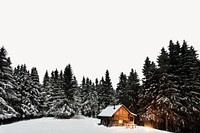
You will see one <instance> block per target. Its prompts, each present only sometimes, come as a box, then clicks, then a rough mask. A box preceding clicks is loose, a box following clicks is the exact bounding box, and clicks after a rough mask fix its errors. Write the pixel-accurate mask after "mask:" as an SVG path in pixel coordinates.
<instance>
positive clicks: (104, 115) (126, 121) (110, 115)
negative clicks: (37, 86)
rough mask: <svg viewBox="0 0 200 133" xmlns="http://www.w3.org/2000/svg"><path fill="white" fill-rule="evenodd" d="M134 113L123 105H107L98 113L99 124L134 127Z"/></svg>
mask: <svg viewBox="0 0 200 133" xmlns="http://www.w3.org/2000/svg"><path fill="white" fill-rule="evenodd" d="M135 116H137V115H136V114H134V113H132V112H131V111H129V110H128V109H127V108H126V107H125V106H124V105H116V106H108V107H107V108H105V109H104V110H102V112H101V113H100V114H99V115H98V118H99V119H101V122H100V124H101V125H105V126H108V127H110V126H126V127H135V123H134V120H135Z"/></svg>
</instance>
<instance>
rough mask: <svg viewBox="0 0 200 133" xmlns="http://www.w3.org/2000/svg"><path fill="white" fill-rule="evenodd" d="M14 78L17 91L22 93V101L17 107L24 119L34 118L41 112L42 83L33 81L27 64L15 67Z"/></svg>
mask: <svg viewBox="0 0 200 133" xmlns="http://www.w3.org/2000/svg"><path fill="white" fill-rule="evenodd" d="M14 78H15V81H16V86H17V92H18V93H19V94H20V97H19V98H20V102H19V103H18V106H17V107H16V109H17V110H18V112H20V114H21V118H22V119H27V118H34V117H39V116H41V114H40V107H39V106H40V99H39V98H40V87H41V86H40V84H39V83H38V82H37V81H36V82H35V81H33V80H32V79H33V77H31V74H30V73H29V71H28V70H27V67H26V65H21V66H18V67H17V68H15V71H14Z"/></svg>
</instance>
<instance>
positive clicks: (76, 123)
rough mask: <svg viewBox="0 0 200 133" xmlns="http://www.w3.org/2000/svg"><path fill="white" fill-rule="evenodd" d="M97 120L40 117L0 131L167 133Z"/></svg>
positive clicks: (4, 127) (39, 132)
mask: <svg viewBox="0 0 200 133" xmlns="http://www.w3.org/2000/svg"><path fill="white" fill-rule="evenodd" d="M98 123H99V120H98V119H93V118H85V119H55V118H41V119H35V120H27V121H21V122H16V123H12V124H8V125H2V126H0V133H167V132H166V131H160V130H156V129H149V128H145V127H141V126H137V127H136V128H134V129H130V128H125V127H105V126H99V125H98Z"/></svg>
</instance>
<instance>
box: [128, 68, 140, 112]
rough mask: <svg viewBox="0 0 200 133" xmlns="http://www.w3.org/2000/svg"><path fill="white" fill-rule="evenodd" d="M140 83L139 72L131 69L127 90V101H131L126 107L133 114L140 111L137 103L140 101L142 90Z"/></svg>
mask: <svg viewBox="0 0 200 133" xmlns="http://www.w3.org/2000/svg"><path fill="white" fill-rule="evenodd" d="M139 82H140V80H139V77H138V74H137V72H136V71H134V70H133V69H131V72H130V74H129V76H128V81H127V85H126V89H125V90H126V91H127V94H128V95H127V97H128V99H127V101H129V105H128V106H126V107H128V108H129V109H130V110H131V111H132V112H137V111H138V107H137V103H138V100H139V89H140V83H139Z"/></svg>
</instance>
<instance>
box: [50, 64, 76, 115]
mask: <svg viewBox="0 0 200 133" xmlns="http://www.w3.org/2000/svg"><path fill="white" fill-rule="evenodd" d="M58 76H59V77H58ZM52 79H53V80H54V84H53V86H54V87H53V92H54V93H53V94H52V95H53V96H52V97H51V98H52V106H51V107H50V109H49V110H48V111H47V114H48V115H50V116H55V117H58V118H70V117H71V116H73V115H74V114H75V112H76V107H75V106H76V104H75V100H74V97H75V95H74V94H75V92H76V89H77V88H78V84H77V81H76V78H75V76H74V75H73V73H72V69H71V65H70V64H69V65H67V66H66V68H65V70H64V74H63V75H62V73H60V74H59V73H58V71H55V72H52Z"/></svg>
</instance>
